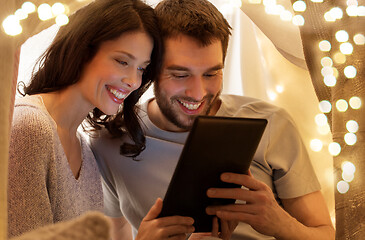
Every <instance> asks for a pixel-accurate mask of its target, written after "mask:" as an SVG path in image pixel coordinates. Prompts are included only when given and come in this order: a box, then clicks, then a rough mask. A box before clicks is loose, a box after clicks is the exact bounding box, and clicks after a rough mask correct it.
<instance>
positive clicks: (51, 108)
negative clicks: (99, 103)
mask: <svg viewBox="0 0 365 240" xmlns="http://www.w3.org/2000/svg"><path fill="white" fill-rule="evenodd" d="M40 96H41V97H42V99H43V103H44V105H45V107H46V109H47V111H48V112H49V114H50V115H51V117H52V118H53V120H54V121H55V122H56V124H57V129H58V130H61V131H69V133H70V134H73V133H76V131H77V128H78V126H79V125H80V124H81V122H82V121H83V120H84V119H85V118H86V116H87V114H88V113H89V111H91V110H92V108H93V106H91V105H90V104H89V103H88V102H87V101H85V99H83V98H82V96H81V95H80V93H79V92H78V91H77V90H76V89H75V88H73V87H72V86H71V87H68V88H66V89H65V90H61V91H56V92H51V93H43V94H40Z"/></svg>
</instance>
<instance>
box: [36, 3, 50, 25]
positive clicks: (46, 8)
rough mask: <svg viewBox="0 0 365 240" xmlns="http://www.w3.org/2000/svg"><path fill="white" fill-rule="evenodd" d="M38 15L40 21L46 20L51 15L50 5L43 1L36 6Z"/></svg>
mask: <svg viewBox="0 0 365 240" xmlns="http://www.w3.org/2000/svg"><path fill="white" fill-rule="evenodd" d="M38 17H39V19H40V20H42V21H46V20H48V19H51V18H52V17H53V14H52V7H51V6H50V5H48V4H47V3H43V4H41V5H39V7H38Z"/></svg>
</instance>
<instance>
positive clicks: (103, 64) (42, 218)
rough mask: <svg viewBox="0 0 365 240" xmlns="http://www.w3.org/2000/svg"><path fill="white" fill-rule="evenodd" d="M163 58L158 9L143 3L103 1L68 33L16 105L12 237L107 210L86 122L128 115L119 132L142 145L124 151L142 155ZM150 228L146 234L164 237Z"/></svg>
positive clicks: (79, 16)
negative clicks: (138, 109)
mask: <svg viewBox="0 0 365 240" xmlns="http://www.w3.org/2000/svg"><path fill="white" fill-rule="evenodd" d="M161 55H162V47H161V40H160V37H159V31H158V26H157V21H156V18H155V15H154V12H153V9H152V8H151V7H149V6H147V5H146V4H144V3H143V2H141V1H140V0H123V1H120V0H96V1H95V2H93V3H91V4H89V5H88V6H86V7H84V8H82V9H80V10H79V11H78V12H77V13H75V14H74V15H72V16H71V17H70V23H69V24H68V25H66V26H63V27H61V28H60V30H59V32H58V34H57V36H56V38H55V40H54V41H53V43H52V44H51V46H50V47H49V49H48V50H47V51H46V52H45V54H44V55H43V57H42V59H41V60H40V62H39V63H40V67H39V70H38V71H37V72H36V73H35V74H33V76H32V79H31V83H30V85H29V86H27V87H25V88H24V94H25V97H23V98H21V99H18V100H16V103H15V109H14V116H13V126H12V130H11V141H10V159H9V187H8V189H9V190H8V207H9V237H12V236H16V235H19V234H21V233H23V232H26V231H29V230H32V229H35V228H37V227H40V226H44V225H47V224H52V223H56V222H59V221H65V220H69V219H71V218H74V217H77V216H79V215H80V214H82V213H84V212H86V211H89V210H102V207H103V203H102V201H103V198H102V187H101V183H100V174H99V173H98V168H97V165H96V162H95V158H94V156H93V154H92V152H91V150H90V149H89V147H88V145H87V143H86V142H85V139H84V138H83V136H82V135H81V134H79V133H78V132H77V128H78V127H79V125H80V124H81V123H82V121H83V120H84V119H85V117H87V118H88V120H89V122H90V123H91V125H93V126H97V125H100V124H101V125H106V126H108V121H109V119H113V116H115V115H116V114H118V116H120V115H121V116H122V118H121V119H122V121H120V122H119V123H117V124H116V125H113V126H111V128H113V127H118V128H123V129H125V130H126V131H128V132H129V133H128V134H130V135H131V137H132V138H133V139H134V140H135V143H136V144H135V145H128V146H124V147H123V151H124V153H125V154H132V155H133V154H135V153H136V152H138V151H140V149H142V148H143V141H142V140H141V139H143V136H141V130H140V126H139V124H138V122H137V121H136V120H135V119H136V116H135V113H134V105H135V103H136V102H137V101H138V98H139V96H140V95H141V94H142V93H143V92H144V90H145V89H146V88H147V87H148V85H149V84H150V79H152V78H153V75H154V74H156V71H155V69H158V66H157V65H156V64H157V63H159V62H160V58H161ZM123 105H124V110H123V112H120V109H121V108H122V107H121V106H123ZM91 111H92V112H91ZM158 204H159V205H161V203H160V201H158ZM155 208H156V206H155ZM157 221H158V220H157ZM190 225H191V224H190ZM150 226H151V225H147V224H145V225H144V226H143V228H141V229H143V231H142V232H150V231H152V232H153V231H159V228H156V227H153V228H152V227H150ZM184 226H186V224H185V225H184ZM141 227H142V226H141ZM187 228H188V227H187ZM180 231H181V230H180ZM174 234H180V232H179V231H178V232H176V231H175V232H173V235H174ZM140 239H143V237H141V238H140ZM146 239H147V238H146Z"/></svg>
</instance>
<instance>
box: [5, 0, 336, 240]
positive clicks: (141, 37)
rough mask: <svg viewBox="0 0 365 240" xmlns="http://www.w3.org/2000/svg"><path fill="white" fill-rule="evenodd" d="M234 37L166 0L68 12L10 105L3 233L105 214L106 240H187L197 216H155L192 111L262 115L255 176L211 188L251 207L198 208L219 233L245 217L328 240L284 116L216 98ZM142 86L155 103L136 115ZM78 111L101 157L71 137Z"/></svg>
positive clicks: (261, 228)
mask: <svg viewBox="0 0 365 240" xmlns="http://www.w3.org/2000/svg"><path fill="white" fill-rule="evenodd" d="M154 14H156V15H157V16H155V15H154ZM229 35H230V27H229V25H228V23H227V21H226V20H225V19H224V18H223V16H222V15H221V14H220V13H219V12H218V10H217V9H216V8H215V7H214V6H213V5H212V4H210V3H209V2H207V1H205V0H165V1H162V2H161V3H159V4H158V6H157V7H156V8H155V11H153V9H152V8H150V7H148V6H146V5H145V4H143V3H141V2H140V1H132V0H129V1H120V0H96V1H95V2H93V3H91V4H90V5H88V6H86V7H84V8H83V9H81V10H79V11H78V12H77V13H76V14H74V15H73V16H72V17H71V18H70V23H69V25H66V26H64V27H62V28H61V29H60V31H59V33H58V35H57V37H56V39H55V41H54V42H53V43H52V45H51V47H50V48H49V50H48V51H47V52H46V54H45V55H44V58H43V61H42V62H41V67H40V70H39V71H38V72H37V73H35V75H34V76H33V78H32V82H31V84H30V85H29V86H27V87H26V88H25V94H27V96H26V97H24V98H22V99H19V100H17V102H16V105H15V111H14V120H13V128H12V134H11V146H10V162H9V233H10V236H11V235H18V234H20V233H21V232H24V231H28V230H31V229H34V228H36V227H39V226H42V225H46V224H50V223H54V222H58V221H63V220H68V219H70V218H73V217H76V216H78V215H80V214H81V213H82V212H85V211H88V210H101V209H102V207H103V205H104V212H105V214H106V215H107V216H109V217H110V218H111V219H112V223H113V232H112V238H113V239H129V238H131V237H132V236H131V234H132V233H131V231H130V229H131V228H130V226H129V225H132V227H133V234H134V236H135V238H136V239H140V240H141V239H184V238H185V235H186V234H187V233H191V232H193V231H194V229H193V226H192V224H193V219H190V218H188V217H183V216H174V217H168V218H159V219H156V217H157V215H158V213H159V211H160V210H161V208H162V201H161V199H159V198H161V197H163V195H164V192H165V191H166V188H167V185H168V181H169V178H170V177H171V175H172V172H173V166H174V165H175V164H176V161H177V160H178V155H179V153H180V151H181V149H182V144H183V143H184V141H185V138H186V137H187V131H188V130H189V127H190V126H191V124H192V122H193V120H194V116H196V115H204V114H209V115H218V116H235V117H257V118H266V119H267V120H268V126H267V130H266V131H265V133H264V136H263V139H262V141H261V143H260V146H259V148H258V151H257V153H256V155H255V157H254V162H253V164H252V167H251V172H252V175H250V176H246V175H238V174H230V173H226V174H223V175H222V181H226V182H233V183H237V184H240V185H243V186H245V187H247V189H235V190H230V189H228V190H227V189H226V190H223V189H210V190H209V191H208V192H207V194H208V196H209V197H218V198H233V199H237V200H242V201H246V203H247V204H235V205H231V206H225V207H214V208H208V209H207V212H208V213H209V214H212V215H216V216H217V217H218V218H220V220H221V227H222V228H221V229H222V232H221V233H220V236H221V237H222V238H223V239H229V237H230V234H231V232H232V230H233V228H234V227H235V225H236V224H237V222H242V223H246V224H248V225H247V226H250V227H252V228H253V229H254V230H256V231H257V232H259V233H261V234H263V235H267V236H272V237H275V238H277V239H333V237H334V230H333V227H332V225H331V222H330V219H329V214H328V211H327V207H326V205H325V202H324V200H323V197H322V195H321V193H320V191H319V190H320V187H319V184H318V181H317V179H316V177H315V175H314V172H313V170H312V167H311V164H310V160H309V158H308V156H307V154H306V152H305V148H304V145H303V144H302V142H301V139H300V136H299V134H298V132H297V130H296V129H295V126H294V124H293V122H292V120H291V118H290V117H289V116H288V115H287V114H286V112H285V111H283V110H282V109H280V108H277V107H275V106H272V105H270V104H267V103H264V102H262V101H259V100H257V99H251V98H247V97H238V96H220V92H221V87H222V81H223V76H222V69H223V66H224V58H225V54H226V50H227V46H228V40H229ZM161 36H162V40H161V39H160V37H161ZM162 42H163V43H162ZM151 81H154V93H155V98H153V99H151V100H149V101H147V102H146V103H145V104H143V105H141V106H140V107H138V108H137V107H136V106H135V104H136V103H137V101H138V99H139V97H140V96H141V95H142V94H143V92H144V91H145V90H146V88H147V87H148V86H149V85H150V83H151ZM121 106H123V108H122V107H121ZM86 116H87V120H88V122H89V124H91V126H93V127H94V128H95V129H96V130H97V133H98V135H99V136H98V137H96V138H91V142H90V146H91V149H92V151H93V153H94V155H95V157H96V161H95V158H94V155H93V153H92V152H91V149H90V148H89V145H88V143H87V141H86V140H85V139H84V137H83V136H82V134H79V133H78V131H77V128H78V126H79V125H80V123H81V122H82V121H83V120H84V118H85V117H86ZM99 130H100V132H98V131H99ZM227 137H229V136H227ZM96 162H97V164H98V165H99V166H96ZM98 168H99V170H100V172H101V175H102V179H103V180H102V183H100V181H99V180H100V175H99V171H98ZM303 176H304V177H303ZM101 184H103V193H102V190H101V189H102V186H101ZM103 198H104V199H103ZM156 199H157V200H156ZM137 229H138V231H137ZM254 230H252V229H251V230H248V232H247V234H248V235H247V236H252V235H250V234H251V233H250V232H252V234H258V233H256V231H254ZM212 235H215V236H217V235H218V233H217V231H216V228H215V229H214V230H213V231H212ZM263 235H260V237H257V238H258V239H260V238H265V237H264V236H263ZM256 236H258V235H256Z"/></svg>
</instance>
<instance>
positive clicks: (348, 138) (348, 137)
mask: <svg viewBox="0 0 365 240" xmlns="http://www.w3.org/2000/svg"><path fill="white" fill-rule="evenodd" d="M344 140H345V143H346V144H347V145H350V146H352V145H354V144H355V143H356V142H357V137H356V134H355V133H346V134H345V136H344Z"/></svg>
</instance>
